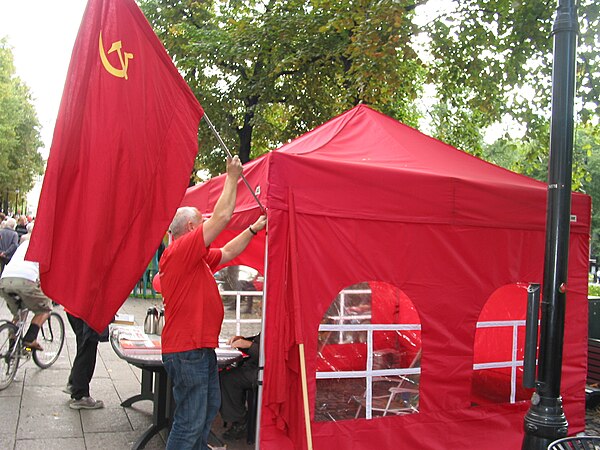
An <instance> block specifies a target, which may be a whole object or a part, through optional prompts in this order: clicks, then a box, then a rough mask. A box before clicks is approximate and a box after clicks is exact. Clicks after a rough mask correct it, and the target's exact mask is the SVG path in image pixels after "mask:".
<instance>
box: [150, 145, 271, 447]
mask: <svg viewBox="0 0 600 450" xmlns="http://www.w3.org/2000/svg"><path fill="white" fill-rule="evenodd" d="M241 173H242V164H241V162H240V160H239V158H238V157H237V156H234V157H233V158H232V159H228V160H227V177H226V180H225V184H224V186H223V192H222V193H221V196H220V197H219V200H217V203H216V205H215V209H214V212H213V214H212V216H211V218H210V219H208V220H207V221H205V222H203V220H202V215H201V214H200V212H199V211H198V210H197V209H196V208H192V207H183V208H179V209H178V210H177V213H176V214H175V217H174V218H173V222H172V223H171V226H170V228H169V230H170V232H171V236H172V238H173V243H172V244H171V245H170V246H169V247H167V249H166V250H165V251H164V253H163V254H162V257H161V260H160V268H159V269H160V286H161V292H162V295H163V301H164V304H165V326H164V328H163V331H162V336H161V340H162V352H163V355H162V359H163V363H164V366H165V370H166V371H167V374H168V375H169V377H170V378H171V381H172V383H173V397H174V400H175V414H174V418H173V424H172V426H171V432H170V433H169V439H168V441H167V450H185V449H202V450H208V448H209V447H208V435H209V433H210V428H211V425H212V422H213V420H214V418H215V416H216V415H217V412H218V411H219V407H220V404H221V394H220V391H219V373H218V367H217V357H216V354H215V351H214V349H215V347H217V346H218V341H219V332H220V331H221V323H222V321H223V303H222V301H221V296H220V295H219V290H218V288H217V283H216V282H215V279H214V277H213V271H214V269H215V268H216V267H217V266H219V265H220V264H224V263H227V262H229V261H231V260H232V259H233V258H235V257H236V256H238V255H239V254H240V253H241V252H242V251H243V250H244V249H245V248H246V246H247V245H248V243H249V242H250V241H251V240H252V237H253V236H255V235H256V233H258V232H259V231H260V230H262V229H263V228H264V227H265V225H266V223H267V221H266V216H260V217H259V218H258V220H257V221H256V222H255V223H254V224H252V225H250V226H249V227H248V228H247V229H246V230H244V231H243V232H242V233H240V234H239V235H238V236H236V237H235V238H234V239H232V240H231V241H229V242H228V243H227V244H226V245H225V246H224V247H223V248H220V249H211V248H210V244H211V243H212V242H213V241H214V240H215V238H216V237H217V236H218V235H219V233H220V232H221V231H223V229H225V227H226V226H227V224H228V223H229V220H230V219H231V216H232V215H233V210H234V207H235V199H236V193H237V182H238V179H239V177H240V176H241Z"/></svg>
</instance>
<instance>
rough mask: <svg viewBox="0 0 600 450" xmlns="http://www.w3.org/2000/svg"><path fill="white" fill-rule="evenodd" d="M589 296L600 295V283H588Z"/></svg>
mask: <svg viewBox="0 0 600 450" xmlns="http://www.w3.org/2000/svg"><path fill="white" fill-rule="evenodd" d="M588 296H594V297H598V296H600V284H588Z"/></svg>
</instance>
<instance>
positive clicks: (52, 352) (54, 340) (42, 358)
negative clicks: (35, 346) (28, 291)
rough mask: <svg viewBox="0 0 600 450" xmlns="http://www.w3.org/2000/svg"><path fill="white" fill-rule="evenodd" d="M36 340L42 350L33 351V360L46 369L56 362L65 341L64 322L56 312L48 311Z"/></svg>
mask: <svg viewBox="0 0 600 450" xmlns="http://www.w3.org/2000/svg"><path fill="white" fill-rule="evenodd" d="M37 341H38V342H39V343H40V345H41V346H42V348H43V349H44V350H41V351H40V350H34V351H33V353H32V357H33V362H34V363H35V364H36V365H37V366H38V367H40V368H42V369H47V368H48V367H50V366H51V365H52V364H54V363H55V362H56V360H57V359H58V357H59V356H60V352H61V350H62V348H63V345H64V343H65V322H64V321H63V319H62V317H60V315H59V314H58V313H55V312H51V313H50V317H48V320H46V321H45V322H44V325H42V327H41V328H40V333H39V334H38V339H37Z"/></svg>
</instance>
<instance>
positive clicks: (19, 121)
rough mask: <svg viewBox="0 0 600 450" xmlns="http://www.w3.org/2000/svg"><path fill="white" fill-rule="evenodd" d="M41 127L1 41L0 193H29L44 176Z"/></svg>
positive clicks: (9, 55)
mask: <svg viewBox="0 0 600 450" xmlns="http://www.w3.org/2000/svg"><path fill="white" fill-rule="evenodd" d="M39 127H40V124H39V122H38V119H37V116H36V112H35V108H34V107H33V104H32V101H31V94H30V93H29V89H28V88H27V86H25V84H24V83H23V82H22V81H21V80H20V79H19V77H17V76H16V75H15V68H14V65H13V56H12V51H11V49H10V47H9V46H8V44H7V42H6V40H5V39H1V40H0V167H1V168H2V169H1V170H0V193H1V194H4V193H5V192H7V191H8V192H9V193H12V192H16V190H17V189H18V190H19V191H20V192H23V193H24V192H28V191H29V190H30V189H31V188H32V187H33V183H34V178H35V176H36V175H41V174H42V173H43V168H44V162H43V160H42V156H41V155H40V154H39V153H38V151H37V149H38V148H39V147H40V146H41V144H42V143H41V141H40V133H39Z"/></svg>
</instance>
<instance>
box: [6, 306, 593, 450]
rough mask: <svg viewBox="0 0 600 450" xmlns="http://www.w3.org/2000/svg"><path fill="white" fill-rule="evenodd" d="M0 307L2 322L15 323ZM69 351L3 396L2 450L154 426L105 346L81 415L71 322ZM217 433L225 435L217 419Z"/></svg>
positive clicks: (55, 448) (133, 376)
mask: <svg viewBox="0 0 600 450" xmlns="http://www.w3.org/2000/svg"><path fill="white" fill-rule="evenodd" d="M156 303H157V300H148V299H133V298H130V299H128V300H127V301H126V302H125V304H124V305H123V307H122V308H121V310H120V312H123V313H126V314H133V315H134V317H135V320H136V323H137V324H138V325H142V324H143V321H144V318H145V315H146V310H147V309H148V307H150V306H152V305H154V304H156ZM9 317H10V313H9V312H8V309H7V308H6V305H5V304H4V302H3V301H2V302H0V318H9ZM65 326H66V331H67V339H66V347H65V348H64V349H63V351H62V353H61V357H60V359H59V360H58V361H57V362H56V363H55V364H54V365H53V366H52V367H51V368H49V369H46V370H41V369H39V368H38V367H37V366H36V365H35V364H34V363H33V361H29V362H27V363H26V364H25V365H24V366H23V367H21V368H19V371H18V372H17V378H16V380H15V381H14V382H13V384H12V385H11V386H10V387H9V388H7V389H5V390H4V391H0V449H2V450H10V449H12V450H30V449H44V450H107V449H110V450H121V449H122V450H126V449H130V448H131V446H132V445H133V443H134V442H135V441H136V440H137V438H138V437H139V436H140V435H141V434H142V433H143V432H144V431H145V430H146V429H147V428H148V427H149V426H150V425H151V423H152V403H151V402H150V401H140V402H137V403H135V404H134V405H133V407H131V408H123V407H121V406H120V404H121V402H122V401H123V400H125V399H127V398H129V397H131V396H132V395H135V394H138V393H139V391H140V381H139V380H140V377H141V372H140V370H139V369H137V368H135V367H133V366H130V365H129V364H127V363H126V362H125V361H123V360H121V359H119V358H118V357H117V356H116V355H115V353H114V352H113V350H112V348H111V346H110V344H108V343H101V344H100V346H99V349H98V352H99V355H98V356H99V357H98V361H97V363H96V372H95V374H94V378H93V380H92V385H91V395H92V396H93V397H94V398H96V399H101V400H103V401H104V404H105V408H104V409H99V410H94V411H85V410H82V411H76V410H72V409H70V408H69V406H68V401H69V396H68V395H67V394H65V393H63V392H62V388H63V387H64V386H65V385H66V382H67V378H68V376H69V370H70V368H71V361H72V360H73V358H74V356H75V350H76V346H75V336H74V334H73V332H72V330H71V327H70V326H69V324H68V322H67V320H66V318H65ZM213 431H214V432H215V433H216V434H217V435H218V436H220V435H221V434H222V432H223V431H224V429H223V428H222V423H221V421H220V418H219V417H217V420H216V421H215V425H214V426H213ZM586 433H587V434H592V435H600V407H599V408H598V409H596V410H591V411H590V410H588V411H587V417H586ZM145 448H146V449H149V450H155V449H161V450H162V449H164V448H165V434H164V432H163V433H162V435H157V436H154V437H153V438H152V440H151V441H150V442H149V443H148V444H147V445H146V447H145ZM226 448H227V450H250V449H253V448H254V446H250V445H246V444H245V441H244V440H240V441H235V442H228V443H227V447H226Z"/></svg>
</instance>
